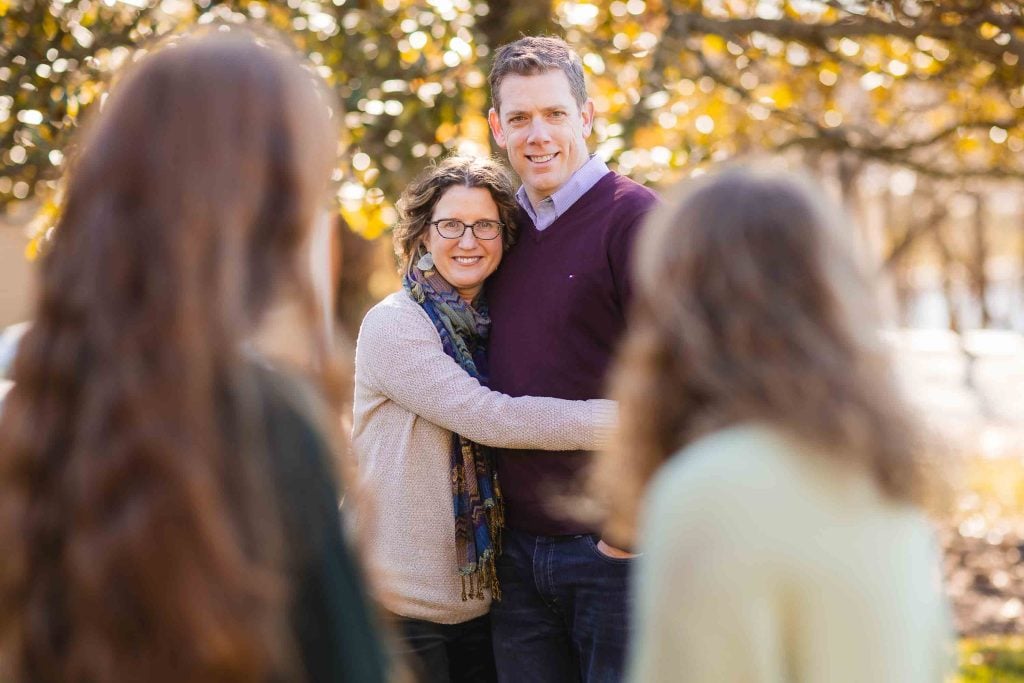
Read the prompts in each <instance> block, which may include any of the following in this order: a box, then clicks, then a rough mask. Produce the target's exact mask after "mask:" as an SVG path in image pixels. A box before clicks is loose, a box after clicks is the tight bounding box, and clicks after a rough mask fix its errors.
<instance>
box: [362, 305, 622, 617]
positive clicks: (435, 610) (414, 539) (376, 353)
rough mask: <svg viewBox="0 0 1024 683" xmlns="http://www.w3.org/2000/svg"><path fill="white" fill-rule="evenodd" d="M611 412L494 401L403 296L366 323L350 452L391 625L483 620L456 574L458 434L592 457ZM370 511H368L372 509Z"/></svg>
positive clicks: (482, 605) (589, 406) (584, 404)
mask: <svg viewBox="0 0 1024 683" xmlns="http://www.w3.org/2000/svg"><path fill="white" fill-rule="evenodd" d="M615 420H616V409H615V404H614V402H612V401H606V400H591V401H565V400H561V399H554V398H541V397H529V396H527V397H520V398H511V397H509V396H506V395H505V394H501V393H498V392H496V391H491V390H489V389H487V388H486V387H483V386H481V385H480V383H479V382H477V381H476V380H475V379H473V378H472V377H470V376H469V375H468V374H467V373H466V372H465V371H464V370H463V369H462V368H460V367H459V365H458V364H457V363H456V362H455V361H454V360H453V359H452V358H450V357H449V356H447V355H446V354H445V352H444V350H443V349H442V347H441V339H440V337H439V336H438V334H437V331H436V330H435V329H434V325H433V323H432V322H431V321H430V318H428V317H427V314H426V312H424V310H423V309H422V308H421V307H420V306H419V305H418V304H417V303H416V302H414V301H413V300H412V299H411V298H409V296H408V295H407V294H406V293H405V292H404V291H403V292H397V293H395V294H392V295H390V296H388V297H387V298H386V299H384V300H383V301H381V302H380V303H379V304H377V305H376V306H374V307H373V308H372V309H371V310H370V312H369V313H367V314H366V317H365V318H364V319H363V323H362V326H361V327H360V330H359V339H358V341H357V343H356V378H355V407H354V421H353V432H352V433H353V446H354V449H355V453H356V458H357V462H358V477H359V487H358V490H359V491H360V495H361V496H362V497H363V499H364V503H365V502H366V501H365V499H366V498H370V501H369V503H370V505H369V506H366V505H360V506H359V507H360V510H359V511H358V512H357V513H356V514H355V518H356V519H355V523H356V526H357V527H358V529H357V532H358V533H359V535H360V536H361V537H362V538H363V539H364V540H365V541H366V542H367V547H366V548H365V550H366V552H367V557H366V560H367V565H368V567H369V569H370V571H371V572H372V573H373V575H374V576H375V578H376V581H375V583H376V584H377V585H378V586H379V587H381V588H382V590H380V591H379V592H380V593H381V595H380V596H379V599H380V601H381V602H382V604H383V606H384V607H385V608H386V609H388V610H390V611H391V612H394V613H395V614H398V615H401V616H404V617H411V618H414V619H423V620H426V621H432V622H435V623H441V624H457V623H462V622H465V621H468V620H470V619H474V618H476V617H479V616H481V615H483V614H485V613H486V612H487V611H488V609H489V607H490V600H491V598H490V595H489V594H487V595H486V596H485V598H484V599H483V600H480V599H470V600H466V601H464V600H463V599H462V581H461V578H460V577H459V574H458V572H457V569H456V563H457V556H456V550H455V532H454V521H453V513H452V493H451V484H450V481H449V457H450V456H449V453H450V450H449V449H450V443H451V433H452V431H456V432H458V433H459V434H461V435H462V436H464V437H466V438H469V439H472V440H473V441H476V442H477V443H481V444H484V445H487V446H494V447H503V448H537V449H544V450H593V449H596V448H599V447H601V446H602V445H603V444H604V443H605V442H606V441H607V439H608V436H609V435H610V432H611V430H612V429H613V428H614V426H615ZM367 508H368V509H367Z"/></svg>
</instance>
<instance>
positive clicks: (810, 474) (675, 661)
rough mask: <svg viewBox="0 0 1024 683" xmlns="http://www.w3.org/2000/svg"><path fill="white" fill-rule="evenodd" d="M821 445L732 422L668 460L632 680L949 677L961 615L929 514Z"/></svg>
mask: <svg viewBox="0 0 1024 683" xmlns="http://www.w3.org/2000/svg"><path fill="white" fill-rule="evenodd" d="M820 449H821V447H820V446H811V445H808V444H803V443H800V442H799V441H797V440H796V439H794V438H789V437H786V436H784V435H782V434H780V433H779V432H777V431H774V430H772V429H769V428H767V427H763V426H754V425H747V426H738V427H732V428H729V429H725V430H723V431H720V432H718V433H716V434H712V435H710V436H708V437H705V438H704V439H701V440H700V441H697V442H696V443H694V444H692V445H690V446H689V447H687V448H686V449H684V450H683V451H682V452H680V453H679V454H677V455H675V456H674V457H673V458H672V459H671V460H670V461H669V462H668V463H667V464H666V465H665V466H664V467H663V468H662V469H661V471H660V472H659V473H658V474H657V476H656V477H655V479H654V482H653V483H652V485H651V488H650V492H649V494H648V498H647V506H646V512H645V514H644V520H643V523H642V525H641V527H642V531H641V537H640V544H639V550H640V551H641V552H642V555H641V556H640V558H639V559H638V560H637V566H636V576H635V577H634V581H633V586H634V587H635V589H636V591H637V594H636V599H635V603H634V614H633V623H634V624H636V626H637V632H636V635H635V638H634V640H633V642H634V643H635V645H636V646H635V647H634V648H633V651H632V662H631V664H630V667H629V669H630V673H629V676H628V680H629V681H631V682H635V683H659V682H661V681H666V682H667V681H676V680H681V678H685V680H686V681H688V682H689V683H720V682H722V681H744V682H745V683H866V682H867V681H871V682H872V683H876V682H877V683H935V682H937V681H942V680H946V678H945V674H947V673H948V672H949V668H950V665H951V664H952V662H953V656H952V655H953V649H952V647H951V645H952V634H953V629H952V624H951V621H950V613H949V610H948V606H947V603H946V600H945V598H944V596H943V595H942V591H941V588H940V576H941V566H942V565H941V559H940V555H939V552H938V548H937V545H936V543H935V539H934V536H933V533H932V530H931V528H930V526H929V524H928V522H927V520H926V519H925V517H924V515H923V514H922V513H921V512H920V511H918V510H917V509H915V508H913V507H911V506H910V505H907V504H901V503H896V502H893V501H891V500H889V499H888V498H886V497H885V496H883V495H882V493H881V492H880V490H879V488H878V486H877V485H876V484H875V482H874V481H873V480H872V479H871V477H870V476H869V475H868V474H867V473H866V472H864V471H861V470H858V469H856V468H855V467H853V466H850V465H849V463H845V462H843V460H842V459H841V458H838V457H836V456H835V455H834V454H831V453H821V452H817V451H818V450H820Z"/></svg>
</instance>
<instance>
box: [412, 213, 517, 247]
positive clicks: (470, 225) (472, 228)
mask: <svg viewBox="0 0 1024 683" xmlns="http://www.w3.org/2000/svg"><path fill="white" fill-rule="evenodd" d="M449 222H454V223H461V224H462V232H460V233H459V236H458V237H448V235H445V234H444V233H442V232H441V229H440V228H439V227H438V224H440V223H449ZM480 223H496V224H497V225H498V234H496V235H495V236H494V237H481V236H480V235H478V234H476V230H475V228H476V226H477V225H479V224H480ZM428 225H431V226H433V228H434V230H436V231H437V234H438V235H440V236H441V239H446V240H461V239H462V237H463V235H465V234H466V230H469V231H470V232H472V233H473V237H474V238H475V239H478V240H482V241H484V242H490V241H491V240H496V239H498V238H499V237H501V235H502V229H503V228H504V227H505V224H504V223H502V222H501V221H495V220H491V219H490V218H482V219H480V220H478V221H476V222H474V223H467V222H466V221H464V220H462V219H460V218H439V219H437V220H436V221H430V223H428Z"/></svg>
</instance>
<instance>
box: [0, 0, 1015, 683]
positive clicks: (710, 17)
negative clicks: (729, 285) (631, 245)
mask: <svg viewBox="0 0 1024 683" xmlns="http://www.w3.org/2000/svg"><path fill="white" fill-rule="evenodd" d="M1021 12H1022V10H1021V7H1020V4H1019V3H1017V2H999V1H991V2H980V3H962V2H957V1H954V0H931V1H929V2H925V1H924V0H919V1H894V2H887V3H879V2H855V1H850V0H832V1H815V0H800V1H797V0H793V1H789V2H786V1H782V0H754V1H750V0H705V1H703V2H701V1H698V0H676V1H675V2H662V1H660V0H650V1H645V0H628V1H625V2H624V1H622V0H615V1H614V2H559V1H557V0H552V1H549V2H538V1H536V0H516V1H515V2H494V3H489V2H472V1H470V0H430V1H428V2H423V1H422V0H421V1H417V2H413V1H410V0H358V1H356V0H333V2H318V1H316V0H288V2H256V1H245V0H238V1H234V2H212V1H211V0H199V1H197V2H192V1H190V0H163V1H162V2H149V1H147V0H131V1H125V2H118V1H115V0H36V1H32V0H0V162H2V165H3V170H2V174H0V209H2V210H0V214H2V215H0V324H9V323H13V322H16V321H19V320H23V319H24V318H25V317H26V316H28V315H29V314H28V309H27V302H28V301H29V298H30V292H31V286H32V276H31V269H32V259H33V258H34V257H35V255H36V254H37V252H38V251H39V249H40V248H41V247H42V248H45V240H46V235H47V232H48V230H50V229H51V227H52V225H53V223H54V221H55V218H56V216H57V213H58V210H59V209H58V207H59V203H60V182H61V181H60V174H61V169H62V167H63V165H64V164H65V160H66V158H67V156H68V155H69V154H71V153H72V152H73V150H71V149H69V148H68V140H69V133H70V132H71V131H73V129H74V128H75V126H76V124H77V123H78V122H79V121H80V120H81V119H82V118H83V117H85V116H87V115H88V113H89V111H90V110H92V109H94V108H96V107H97V106H98V105H99V104H100V103H101V102H102V99H103V93H104V90H105V88H106V86H107V85H108V83H109V79H110V75H111V73H112V72H113V71H115V70H116V69H117V68H118V67H119V66H120V65H122V64H124V63H125V62H126V61H127V60H130V59H132V56H133V54H139V53H138V52H136V50H137V48H140V47H141V48H145V47H146V46H149V45H152V44H153V43H154V42H155V41H156V40H158V39H159V38H160V37H161V36H164V35H166V34H168V33H170V32H173V31H174V30H176V29H178V28H181V27H185V26H188V25H191V24H194V23H212V22H217V23H221V24H226V25H231V24H240V23H253V22H255V23H257V24H260V25H268V26H271V27H274V28H276V29H277V30H279V31H281V32H283V33H285V34H286V35H287V36H289V37H290V38H291V39H292V40H293V41H294V42H295V44H296V46H297V47H298V48H299V49H300V50H302V51H303V52H304V53H306V54H307V55H308V57H309V64H310V68H312V69H315V70H316V71H317V72H318V73H319V74H320V75H321V76H322V77H323V78H324V79H326V80H327V82H328V83H329V84H330V85H331V87H332V88H334V89H335V91H336V92H337V94H338V97H339V100H340V102H341V104H342V111H339V112H338V116H339V121H340V122H341V124H342V126H341V127H342V131H343V133H342V138H341V140H340V143H339V151H340V153H341V154H340V158H341V162H340V164H339V166H338V168H337V170H336V172H335V177H334V180H335V182H336V185H335V188H334V189H335V195H336V196H335V203H334V207H333V212H334V214H335V215H336V216H338V217H340V219H342V220H339V230H338V231H337V232H336V237H337V238H338V239H339V241H340V243H341V244H342V268H341V282H340V284H339V291H341V292H343V295H342V296H341V297H340V298H339V310H338V317H339V321H340V322H341V323H342V325H343V327H346V328H347V329H349V330H350V331H351V329H352V328H353V325H354V324H357V322H358V320H359V318H360V316H361V314H362V312H363V311H365V310H366V308H367V307H368V306H369V305H370V304H372V302H373V301H375V300H377V299H379V298H380V297H381V296H383V295H384V294H386V293H387V292H388V291H390V290H391V289H393V288H394V287H395V286H396V278H395V274H394V267H393V261H392V258H391V255H390V250H389V246H388V241H387V238H386V232H387V230H388V228H389V226H390V225H391V224H392V223H393V221H394V220H395V210H394V202H395V200H396V199H397V197H398V195H399V193H400V191H401V189H402V188H403V187H404V186H405V185H406V183H407V182H408V181H409V180H410V179H411V177H412V176H413V175H415V174H416V173H417V172H419V171H420V170H421V169H422V168H423V167H424V165H426V164H427V163H428V162H429V161H430V160H432V159H436V158H439V157H441V156H442V155H444V154H446V153H449V152H450V151H453V150H459V151H462V152H468V153H489V152H496V151H497V150H495V149H494V148H492V146H491V141H490V139H489V133H488V129H487V123H486V119H485V115H486V110H487V107H488V106H489V100H488V95H487V89H486V74H487V69H488V67H489V64H490V59H491V56H492V52H493V50H494V49H495V48H496V47H497V46H499V45H501V44H502V43H504V42H507V41H509V40H512V39H515V38H516V37H518V36H519V35H521V34H524V33H527V34H529V33H554V34H558V35H563V36H565V37H566V39H567V40H568V41H570V42H571V43H573V44H574V45H575V46H576V47H577V48H578V50H579V51H580V53H581V55H582V56H583V62H584V65H585V68H586V70H587V74H588V78H589V82H590V89H591V94H592V96H593V98H594V102H595V108H596V111H597V120H596V122H595V126H594V134H593V136H592V140H591V142H592V145H591V146H592V149H593V150H594V151H595V152H596V153H597V154H599V155H601V156H602V157H604V158H605V159H606V160H608V162H609V164H610V165H611V166H612V167H613V168H615V169H617V170H619V171H620V172H622V173H625V174H628V175H630V176H631V177H633V178H634V179H636V180H638V181H640V182H644V183H646V184H649V185H651V186H654V187H656V188H658V189H662V190H664V189H666V188H667V187H668V186H669V185H670V184H671V182H673V181H675V180H677V179H680V178H685V177H688V176H692V175H696V174H700V173H704V172H706V171H707V170H708V169H710V168H712V167H713V166H715V165H716V164H719V163H722V162H726V161H729V160H732V159H736V158H738V157H742V156H744V155H761V156H769V157H771V158H772V159H774V160H775V163H779V164H780V165H786V166H790V167H794V168H802V169H804V170H806V171H807V172H809V173H810V174H812V175H813V176H814V177H815V178H816V179H818V180H819V181H820V182H821V183H822V184H823V185H824V186H825V187H826V188H827V190H828V191H829V192H830V193H832V194H833V195H834V196H835V198H836V199H837V201H839V202H840V203H841V204H842V205H843V206H844V207H845V209H846V211H847V213H848V214H849V216H850V217H851V218H852V221H851V225H850V229H851V230H852V231H854V235H855V237H856V239H857V240H858V242H860V244H861V245H862V246H864V247H865V249H866V251H867V252H868V253H870V254H871V255H872V257H873V259H875V261H876V262H877V263H878V264H879V265H878V267H879V274H880V283H881V284H882V286H883V288H884V290H885V291H886V293H887V295H888V298H889V300H890V301H891V302H892V320H893V324H894V328H895V329H894V331H893V332H892V333H891V339H892V340H893V342H894V344H895V346H896V348H897V349H898V351H899V357H900V359H901V362H900V372H901V375H902V376H903V377H904V378H905V381H906V383H907V385H908V388H909V391H910V393H911V394H912V396H913V397H914V398H915V400H916V401H917V402H918V403H919V404H920V405H921V406H922V408H923V410H924V414H925V415H926V417H927V418H928V419H929V421H930V423H931V424H932V425H933V427H935V430H936V432H937V433H938V434H940V435H941V437H942V438H941V443H942V446H941V450H943V451H944V456H943V457H945V455H948V456H949V460H950V462H951V463H952V462H955V463H958V464H960V465H962V466H963V469H960V470H957V471H958V472H959V474H958V475H957V476H956V480H955V483H956V485H957V490H958V498H957V503H956V510H955V511H954V512H952V513H950V515H949V516H950V518H951V521H949V523H948V524H945V526H944V527H943V528H944V534H945V535H944V542H945V543H946V546H947V550H948V552H947V562H948V565H949V566H947V577H948V579H949V585H950V590H951V592H952V593H953V594H954V597H955V598H956V600H957V616H958V625H959V626H960V628H961V630H962V632H963V634H964V635H966V636H970V637H972V638H976V637H977V638H980V637H983V636H988V635H992V634H1021V633H1024V622H1022V620H1021V616H1022V613H1024V603H1022V600H1024V570H1022V569H1021V566H1022V565H1021V563H1020V554H1021V550H1022V549H1024V522H1022V520H1024V476H1022V475H1021V474H1020V472H1021V471H1022V469H1024V468H1022V465H1024V463H1022V461H1021V459H1022V456H1024V436H1022V434H1024V429H1022V425H1024V340H1022V339H1024V338H1022V336H1021V333H1022V332H1024V201H1022V198H1021V197H1022V192H1021V190H1022V183H1021V181H1022V180H1024V155H1022V152H1024V125H1022V122H1024V114H1022V113H1021V112H1022V111H1024V64H1022V63H1021V58H1022V57H1024V18H1022V13H1021ZM342 224H343V225H342ZM345 226H347V227H345ZM381 238H383V239H381ZM945 451H948V453H945ZM990 645H991V648H994V649H986V648H989V646H990ZM965 648H967V650H969V651H968V652H967V653H966V654H965V661H966V662H968V664H969V665H970V666H974V667H977V668H978V670H979V671H980V670H981V669H982V668H984V667H985V666H989V665H996V666H999V667H1002V668H1001V669H1000V671H1001V672H1003V673H1002V674H1001V675H1002V677H1001V678H999V679H998V680H1021V681H1024V657H1019V658H1018V659H1016V660H1014V659H1013V658H1012V657H1013V656H1014V655H1013V654H1012V652H1013V651H1016V650H1020V649H1022V648H1021V647H1020V643H1017V642H1016V641H1012V640H999V641H996V642H995V643H994V644H992V643H989V642H988V641H984V640H970V641H965ZM1000 653H1001V654H1000ZM1008 653H1009V654H1008ZM999 657H1003V658H1004V659H1005V661H1004V660H1003V659H998V658H999ZM1006 658H1008V659H1006ZM1012 667H1017V669H1016V671H1017V673H1016V674H1013V673H1007V672H1010V671H1011V668H1012ZM968 675H973V674H968V673H965V676H968ZM979 675H981V674H979ZM1012 675H1018V676H1019V678H1011V677H1010V676H1012ZM964 680H987V679H983V678H977V679H973V678H965V679H964Z"/></svg>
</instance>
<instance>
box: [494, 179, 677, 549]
mask: <svg viewBox="0 0 1024 683" xmlns="http://www.w3.org/2000/svg"><path fill="white" fill-rule="evenodd" d="M656 201H657V199H656V196H655V194H654V193H653V192H651V191H650V190H648V189H647V188H645V187H643V186H642V185H638V184H637V183H635V182H633V181H632V180H629V179H628V178H625V177H624V176H621V175H619V174H617V173H614V172H609V173H607V174H606V175H605V176H604V177H602V178H601V179H600V180H599V181H597V184H595V185H594V186H593V187H592V188H590V190H588V191H587V192H586V193H585V194H584V195H583V196H582V197H581V198H580V199H578V200H577V201H576V202H575V203H574V204H573V205H572V206H570V207H569V208H568V209H567V210H566V211H565V213H563V214H562V215H561V216H559V217H558V219H557V220H555V222H554V223H552V224H551V225H550V226H549V227H548V228H546V229H545V230H543V231H538V230H537V229H536V228H534V227H533V224H532V223H531V222H530V218H529V216H528V214H527V213H526V211H521V212H520V220H521V223H520V227H519V241H518V242H517V244H516V245H515V246H514V247H513V248H512V249H511V250H510V251H509V253H508V254H506V255H505V258H504V259H503V261H502V263H501V266H500V267H499V268H498V271H497V273H495V275H494V276H492V278H491V280H489V281H488V283H487V292H488V301H489V302H490V309H491V320H492V328H491V342H490V371H491V387H492V388H494V389H496V390H498V391H501V392H503V393H506V394H509V395H510V396H554V397H558V398H566V399H591V398H597V397H599V396H603V395H604V393H605V380H606V375H607V372H608V366H609V364H610V363H611V360H612V357H613V355H614V353H615V350H616V347H617V346H618V343H619V340H620V338H621V337H622V333H623V331H624V330H625V326H626V308H627V305H628V303H629V299H630V274H629V268H630V256H631V251H632V245H633V242H634V240H635V237H636V234H637V232H638V230H639V228H640V226H641V224H642V223H643V218H644V216H645V215H646V213H647V212H648V211H649V210H650V209H651V208H653V206H654V204H655V203H656ZM589 461H590V457H588V455H587V454H584V453H580V452H565V453H550V452H548V453H545V452H543V451H542V450H536V449H535V450H518V451H510V450H503V451H501V453H500V454H499V457H498V474H499V476H500V477H501V485H502V492H503V493H504V495H505V509H506V519H507V520H508V525H509V526H510V527H512V528H515V529H519V530H521V531H525V532H528V533H533V534H539V535H559V534H577V533H584V532H591V531H594V530H593V529H589V528H587V526H586V525H585V524H581V523H580V522H577V521H573V520H570V519H566V518H565V516H564V515H563V514H562V513H561V512H560V511H559V509H558V508H557V507H556V506H553V505H552V504H551V501H553V500H557V499H559V498H560V497H561V495H562V494H564V493H567V492H573V491H574V490H576V489H577V487H578V484H579V481H578V474H579V473H580V471H581V470H582V469H583V468H585V467H586V465H587V463H588V462H589Z"/></svg>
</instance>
